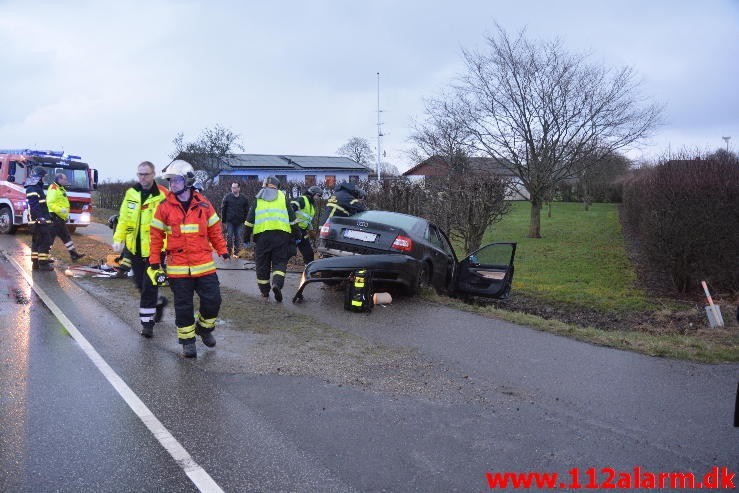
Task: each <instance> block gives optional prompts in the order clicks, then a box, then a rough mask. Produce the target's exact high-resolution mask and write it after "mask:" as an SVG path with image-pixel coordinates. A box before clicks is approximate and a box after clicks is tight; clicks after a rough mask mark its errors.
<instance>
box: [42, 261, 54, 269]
mask: <svg viewBox="0 0 739 493" xmlns="http://www.w3.org/2000/svg"><path fill="white" fill-rule="evenodd" d="M38 270H54V264H52V263H51V262H47V263H45V264H42V263H41V262H39V264H38Z"/></svg>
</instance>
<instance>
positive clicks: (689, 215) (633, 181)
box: [623, 153, 739, 292]
mask: <svg viewBox="0 0 739 493" xmlns="http://www.w3.org/2000/svg"><path fill="white" fill-rule="evenodd" d="M623 200H624V202H623V203H624V213H625V220H626V221H628V222H629V224H630V225H631V226H632V227H633V228H634V231H637V234H638V235H639V239H640V241H641V243H642V245H643V247H644V249H645V251H646V253H647V256H648V258H649V259H650V260H651V261H652V262H653V263H654V264H655V266H656V267H657V268H660V269H664V270H666V271H667V272H669V273H670V275H671V276H672V280H673V283H674V286H675V288H676V289H677V290H678V291H680V292H688V291H695V290H698V289H699V287H700V286H699V283H700V281H701V280H706V281H708V282H709V283H710V284H711V285H712V286H713V288H714V289H727V290H730V291H735V290H736V289H737V286H739V269H738V268H737V267H738V266H739V256H738V252H739V212H738V211H739V164H737V161H736V159H734V160H731V159H725V156H723V155H718V153H717V154H713V155H710V156H708V157H707V158H704V159H701V158H698V159H690V160H686V159H673V160H669V161H666V162H663V163H662V164H659V165H657V166H656V167H653V168H647V169H642V170H639V171H638V172H637V173H635V174H634V175H633V176H632V177H631V178H630V179H628V180H626V181H625V183H624V188H623Z"/></svg>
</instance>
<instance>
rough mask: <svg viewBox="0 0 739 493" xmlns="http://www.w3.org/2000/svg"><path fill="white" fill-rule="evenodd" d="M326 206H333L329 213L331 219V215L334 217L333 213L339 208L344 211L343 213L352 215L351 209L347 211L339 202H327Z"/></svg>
mask: <svg viewBox="0 0 739 493" xmlns="http://www.w3.org/2000/svg"><path fill="white" fill-rule="evenodd" d="M326 207H331V208H332V209H333V210H332V211H331V214H329V215H328V217H329V219H330V218H331V217H333V215H334V214H336V211H337V210H340V211H341V212H343V213H344V214H346V215H347V216H349V215H350V214H349V211H347V210H346V209H344V208H343V207H341V206H340V205H339V204H331V203H329V204H326Z"/></svg>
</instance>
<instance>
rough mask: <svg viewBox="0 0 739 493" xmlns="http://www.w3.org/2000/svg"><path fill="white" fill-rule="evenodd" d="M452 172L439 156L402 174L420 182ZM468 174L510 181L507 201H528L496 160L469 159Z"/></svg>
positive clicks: (432, 157) (525, 195)
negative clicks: (491, 176)
mask: <svg viewBox="0 0 739 493" xmlns="http://www.w3.org/2000/svg"><path fill="white" fill-rule="evenodd" d="M451 170H452V167H451V165H450V164H449V163H448V162H447V161H446V159H444V158H443V157H441V156H431V157H430V158H428V159H425V160H424V161H421V162H420V163H418V164H417V165H415V166H413V167H412V168H411V169H409V170H408V171H406V172H405V173H403V176H405V177H407V178H408V179H409V180H411V181H420V180H423V179H425V178H432V177H439V176H446V175H448V174H449V173H450V171H451ZM467 170H468V172H469V173H470V174H471V175H472V176H474V175H496V176H501V177H503V178H507V179H509V180H510V181H511V184H512V189H511V192H510V193H509V195H508V197H507V198H508V199H509V200H528V198H529V193H528V191H526V189H525V188H524V187H523V185H522V184H521V180H520V179H519V178H518V177H517V176H516V174H515V173H514V172H513V171H511V170H510V169H508V168H507V167H506V166H504V165H503V164H501V163H500V161H498V160H497V159H492V158H486V157H471V158H468V161H467Z"/></svg>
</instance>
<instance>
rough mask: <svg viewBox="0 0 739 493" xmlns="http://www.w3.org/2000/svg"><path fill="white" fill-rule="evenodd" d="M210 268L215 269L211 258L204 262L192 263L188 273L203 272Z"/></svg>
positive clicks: (210, 269)
mask: <svg viewBox="0 0 739 493" xmlns="http://www.w3.org/2000/svg"><path fill="white" fill-rule="evenodd" d="M212 270H216V264H215V263H214V262H213V261H212V260H211V261H210V262H208V263H205V264H201V265H193V266H192V267H190V274H192V275H197V274H204V273H206V272H209V271H212Z"/></svg>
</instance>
